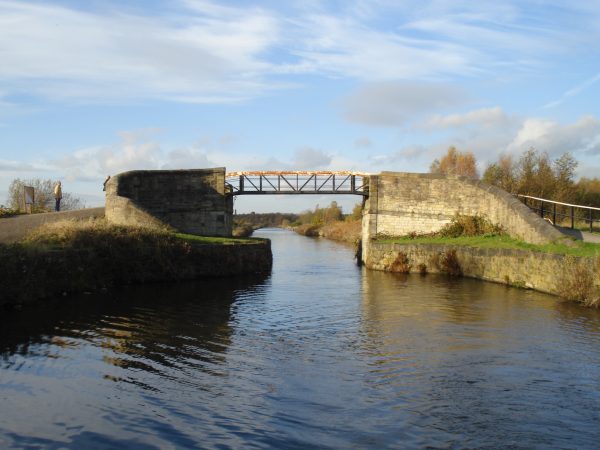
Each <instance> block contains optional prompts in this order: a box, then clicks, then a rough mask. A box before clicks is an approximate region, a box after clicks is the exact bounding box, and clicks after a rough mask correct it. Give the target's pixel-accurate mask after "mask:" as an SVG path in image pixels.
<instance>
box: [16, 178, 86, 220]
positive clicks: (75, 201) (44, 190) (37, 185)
mask: <svg viewBox="0 0 600 450" xmlns="http://www.w3.org/2000/svg"><path fill="white" fill-rule="evenodd" d="M54 184H55V182H54V181H52V180H41V179H39V178H32V179H28V180H21V179H19V178H16V179H14V180H13V181H12V182H11V183H10V186H9V187H8V199H7V203H8V206H9V207H10V208H11V209H15V210H24V209H25V204H24V198H23V190H24V186H31V187H33V189H34V190H35V196H34V203H33V205H32V211H33V212H48V211H52V210H53V208H54ZM60 206H61V210H65V211H67V210H72V209H81V208H83V207H85V205H84V203H83V201H81V200H80V199H79V198H76V197H74V196H73V195H72V194H70V193H68V192H64V191H63V198H62V201H61V204H60Z"/></svg>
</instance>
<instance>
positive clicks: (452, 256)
mask: <svg viewBox="0 0 600 450" xmlns="http://www.w3.org/2000/svg"><path fill="white" fill-rule="evenodd" d="M440 266H441V269H442V271H443V272H446V273H447V274H448V275H453V276H459V275H462V268H461V267H460V263H459V262H458V257H457V256H456V250H454V249H452V250H448V251H446V252H445V253H443V254H442V257H441V258H440Z"/></svg>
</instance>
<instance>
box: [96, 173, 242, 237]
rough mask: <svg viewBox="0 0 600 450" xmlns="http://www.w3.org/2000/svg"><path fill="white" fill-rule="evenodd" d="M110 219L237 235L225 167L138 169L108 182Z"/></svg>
mask: <svg viewBox="0 0 600 450" xmlns="http://www.w3.org/2000/svg"><path fill="white" fill-rule="evenodd" d="M105 215H106V218H107V220H108V221H109V222H112V223H115V224H121V225H142V226H164V225H167V226H170V227H172V228H174V229H176V230H178V231H181V232H183V233H190V234H198V235H204V236H231V230H232V221H233V219H232V218H233V200H232V198H231V197H230V196H228V195H226V194H225V168H223V167H220V168H214V169H194V170H134V171H130V172H124V173H120V174H118V175H115V176H113V177H112V178H111V179H110V180H109V181H108V183H107V184H106V211H105Z"/></svg>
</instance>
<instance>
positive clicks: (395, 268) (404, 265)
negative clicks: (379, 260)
mask: <svg viewBox="0 0 600 450" xmlns="http://www.w3.org/2000/svg"><path fill="white" fill-rule="evenodd" d="M411 267H412V266H411V265H410V264H409V261H408V256H406V253H403V252H398V255H397V256H396V259H395V260H394V261H393V262H392V263H391V264H390V265H389V266H388V267H387V270H389V271H390V272H398V273H409V272H410V269H411Z"/></svg>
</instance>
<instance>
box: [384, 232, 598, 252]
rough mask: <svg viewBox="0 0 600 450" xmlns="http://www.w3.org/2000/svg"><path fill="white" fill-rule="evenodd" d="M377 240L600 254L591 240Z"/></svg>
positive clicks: (478, 238) (480, 237)
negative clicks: (569, 242)
mask: <svg viewBox="0 0 600 450" xmlns="http://www.w3.org/2000/svg"><path fill="white" fill-rule="evenodd" d="M376 242H381V243H398V244H439V245H458V246H464V247H477V248H497V249H517V250H529V251H536V252H543V253H556V254H562V255H573V256H599V255H600V244H592V243H589V242H581V241H577V242H575V246H573V247H570V246H567V245H565V244H561V243H557V244H545V245H535V244H528V243H526V242H523V241H519V240H517V239H514V238H511V237H509V236H503V235H484V236H472V237H467V236H461V237H452V238H451V237H439V236H422V237H415V238H411V237H409V236H403V237H394V238H381V239H377V241H376Z"/></svg>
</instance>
